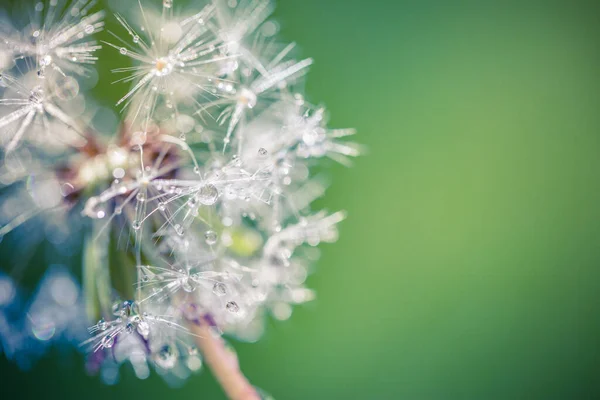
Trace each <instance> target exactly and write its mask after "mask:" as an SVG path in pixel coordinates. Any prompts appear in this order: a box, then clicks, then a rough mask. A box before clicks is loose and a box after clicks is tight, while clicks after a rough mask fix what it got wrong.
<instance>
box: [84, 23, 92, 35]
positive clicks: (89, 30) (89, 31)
mask: <svg viewBox="0 0 600 400" xmlns="http://www.w3.org/2000/svg"><path fill="white" fill-rule="evenodd" d="M85 33H87V34H88V35H91V34H92V33H94V25H87V26H86V27H85Z"/></svg>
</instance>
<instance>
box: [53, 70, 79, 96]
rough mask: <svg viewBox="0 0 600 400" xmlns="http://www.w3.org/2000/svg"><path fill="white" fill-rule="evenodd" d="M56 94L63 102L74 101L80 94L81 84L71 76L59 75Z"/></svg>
mask: <svg viewBox="0 0 600 400" xmlns="http://www.w3.org/2000/svg"><path fill="white" fill-rule="evenodd" d="M54 85H55V87H56V88H55V89H54V93H55V94H56V96H57V97H58V98H59V99H61V100H73V99H74V98H75V97H77V95H78V94H79V83H77V80H76V79H75V78H73V77H71V76H62V75H60V74H59V75H58V77H57V78H56V79H55V82H54Z"/></svg>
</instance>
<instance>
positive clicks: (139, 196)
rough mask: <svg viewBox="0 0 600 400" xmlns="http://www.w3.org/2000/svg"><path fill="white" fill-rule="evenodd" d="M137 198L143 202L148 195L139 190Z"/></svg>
mask: <svg viewBox="0 0 600 400" xmlns="http://www.w3.org/2000/svg"><path fill="white" fill-rule="evenodd" d="M135 198H136V199H137V201H139V202H140V203H143V202H144V201H146V195H145V194H144V193H142V192H139V193H138V194H137V195H136V196H135Z"/></svg>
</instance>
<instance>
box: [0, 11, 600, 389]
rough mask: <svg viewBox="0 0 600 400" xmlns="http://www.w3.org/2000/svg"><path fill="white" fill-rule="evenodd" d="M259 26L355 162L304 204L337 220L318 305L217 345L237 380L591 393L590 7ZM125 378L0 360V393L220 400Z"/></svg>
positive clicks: (109, 91) (599, 120) (594, 157)
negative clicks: (284, 45) (292, 61)
mask: <svg viewBox="0 0 600 400" xmlns="http://www.w3.org/2000/svg"><path fill="white" fill-rule="evenodd" d="M123 1H127V2H131V3H132V6H134V2H133V1H131V0H123ZM146 2H147V3H150V2H151V1H150V0H148V1H146ZM6 3H9V2H8V1H6V0H0V4H6ZM176 3H177V1H176ZM275 17H276V19H277V20H278V21H279V22H280V24H281V28H282V30H281V34H282V36H283V38H284V39H286V40H294V41H296V42H297V43H298V44H299V46H300V47H301V49H302V54H303V55H306V56H312V57H314V58H315V60H316V63H315V65H314V67H313V68H311V73H310V74H309V79H308V83H307V97H308V98H309V99H310V100H311V101H312V102H316V103H319V102H322V103H324V104H326V105H327V106H328V109H329V111H330V114H331V125H332V126H333V127H356V128H357V129H358V131H359V133H360V134H359V136H358V140H359V141H360V142H362V143H363V144H365V145H366V146H367V147H368V149H369V152H368V154H367V155H365V156H364V157H362V158H360V159H358V160H357V161H356V163H355V166H354V167H353V168H351V169H346V168H344V167H341V166H333V167H332V168H331V169H330V171H329V172H330V175H331V177H332V182H333V184H332V186H331V189H330V190H329V192H328V195H327V196H326V197H325V198H324V199H322V200H320V201H319V205H320V206H323V207H326V208H328V209H330V210H338V209H346V210H348V212H349V218H348V220H347V221H345V222H344V223H343V225H342V227H341V238H340V240H339V242H338V243H337V244H335V245H328V246H322V252H323V258H322V259H321V261H320V263H319V265H318V270H317V273H316V274H315V275H314V276H312V277H311V278H310V283H311V286H312V287H314V288H315V289H316V290H317V291H318V300H317V301H315V302H314V303H312V304H310V305H307V306H303V307H299V308H296V309H295V312H294V315H293V317H292V318H291V319H290V320H289V321H286V322H282V323H272V324H270V325H269V327H268V330H267V333H266V335H265V337H264V338H263V340H262V341H260V342H259V343H256V344H242V343H235V342H234V346H235V348H236V349H237V351H238V354H239V357H240V359H241V363H242V367H243V369H244V371H245V372H246V374H247V376H248V377H249V378H250V379H251V381H252V382H253V383H255V384H256V385H257V386H259V387H261V388H264V389H265V390H267V391H268V392H270V393H271V394H272V395H273V396H274V397H275V398H276V399H279V400H281V399H290V400H291V399H592V398H600V250H599V249H600V101H599V100H600V3H598V2H597V1H583V0H563V1H552V0H546V1H529V0H521V1H512V0H503V1H483V0H480V1H460V0H420V1H417V0H414V1H408V0H394V1H391V0H390V1H384V0H279V1H278V9H277V12H276V14H275ZM113 23H114V22H113ZM111 24H112V23H111ZM101 59H102V62H101V63H100V68H101V74H107V71H108V69H109V68H113V67H115V66H117V65H119V66H120V65H121V64H120V63H121V61H122V60H121V59H120V58H118V57H117V56H116V55H115V53H114V52H113V51H111V50H110V49H105V50H103V51H102V53H101ZM109 79H110V78H109ZM123 89H124V88H123V87H108V88H107V86H106V85H104V86H101V87H99V88H97V89H96V94H97V95H98V97H99V98H100V100H101V101H104V102H106V104H111V103H113V102H114V101H115V100H116V99H118V98H119V97H120V94H121V93H122V90H123ZM123 372H124V373H123V376H122V379H121V382H120V383H119V384H118V385H117V386H114V387H106V386H103V385H102V384H101V383H100V381H99V379H98V378H97V377H88V376H87V375H86V374H85V372H84V369H83V366H82V360H81V359H80V358H78V357H72V358H65V357H64V356H61V357H58V356H56V355H55V356H49V357H46V358H45V359H43V360H42V362H40V363H38V364H37V365H36V366H35V368H34V369H33V370H32V371H30V372H28V373H24V372H20V371H18V370H17V369H16V368H15V367H14V365H12V364H10V363H8V362H7V361H6V360H5V359H4V358H3V357H1V356H0V385H1V388H0V390H1V393H2V395H1V397H2V398H26V399H29V398H32V399H33V398H52V399H53V398H61V399H86V400H95V399H103V400H105V399H107V398H118V399H121V398H132V399H148V400H154V399H166V398H169V399H174V400H175V399H223V398H224V396H223V394H222V393H221V391H220V389H219V387H218V386H217V384H216V383H215V381H214V380H213V378H212V377H211V375H210V373H208V372H207V371H205V372H203V373H202V374H200V375H198V376H197V377H195V378H192V379H190V380H189V381H188V382H187V384H186V385H185V386H184V387H183V388H181V389H171V388H169V387H167V386H166V385H165V384H164V382H163V381H162V380H161V379H160V378H158V377H157V376H155V375H153V376H152V377H151V378H150V379H148V380H146V381H138V380H137V379H136V378H134V376H133V374H132V373H131V372H130V371H123ZM5 396H6V397H5Z"/></svg>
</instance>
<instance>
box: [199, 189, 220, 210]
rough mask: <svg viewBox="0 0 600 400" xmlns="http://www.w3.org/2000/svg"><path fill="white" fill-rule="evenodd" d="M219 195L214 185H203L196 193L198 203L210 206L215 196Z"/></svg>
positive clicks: (213, 202) (214, 200)
mask: <svg viewBox="0 0 600 400" xmlns="http://www.w3.org/2000/svg"><path fill="white" fill-rule="evenodd" d="M218 197H219V190H218V189H217V188H216V186H215V185H211V184H208V185H204V186H202V188H201V189H200V192H199V193H198V200H199V201H200V203H202V204H204V205H207V206H210V205H213V204H215V203H216V202H217V198H218Z"/></svg>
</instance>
